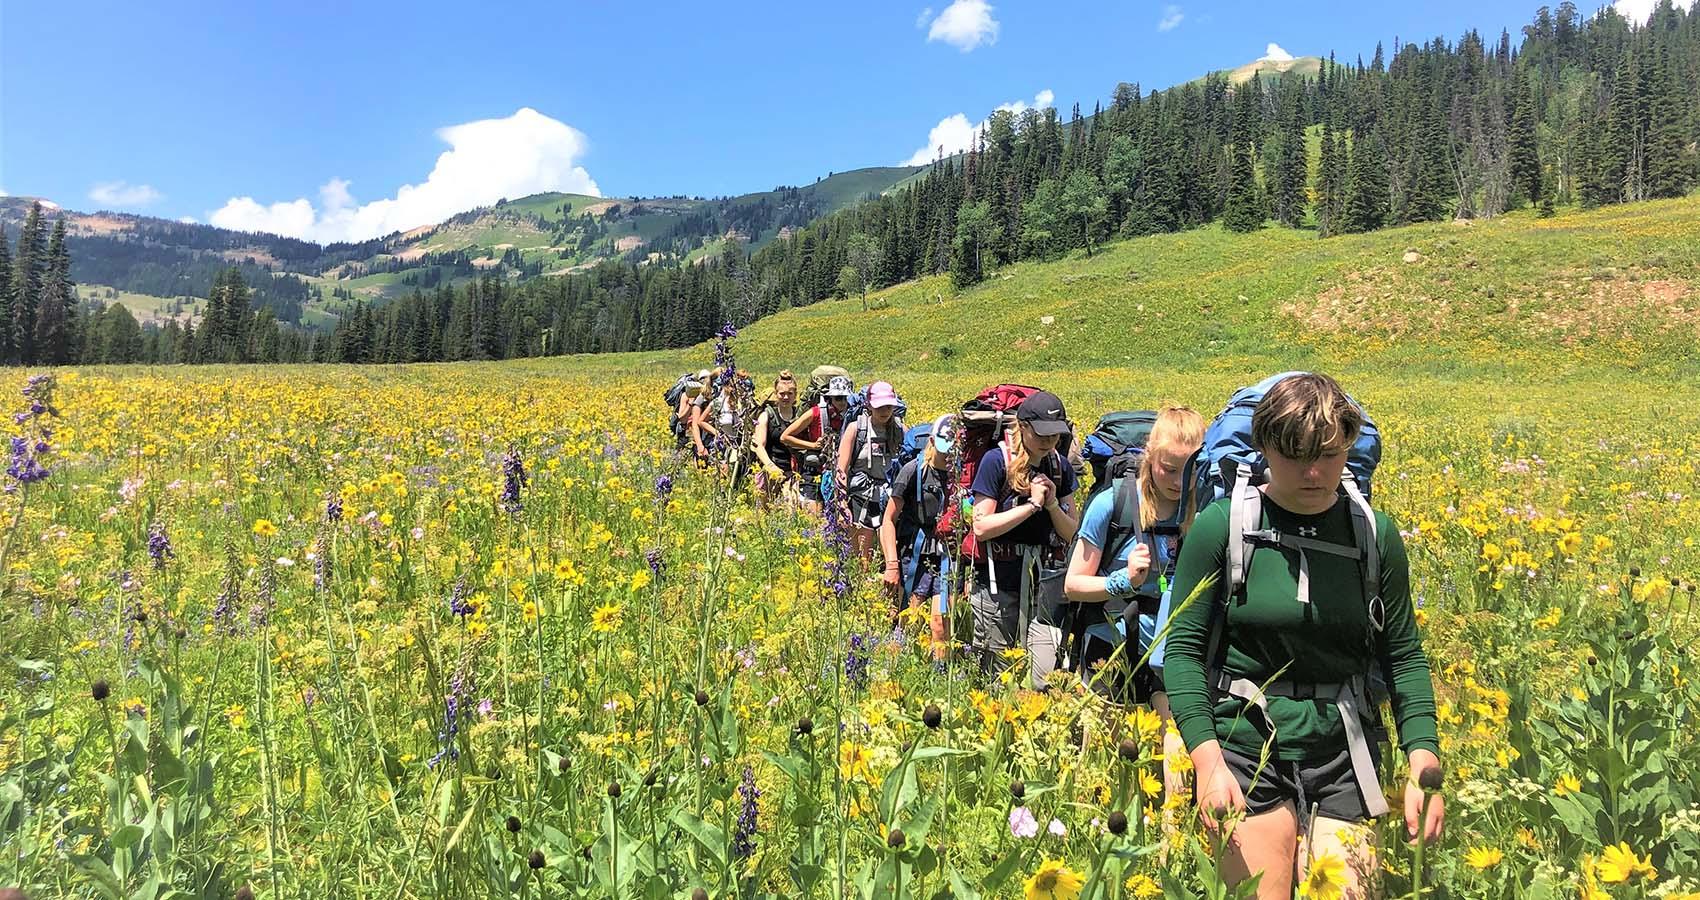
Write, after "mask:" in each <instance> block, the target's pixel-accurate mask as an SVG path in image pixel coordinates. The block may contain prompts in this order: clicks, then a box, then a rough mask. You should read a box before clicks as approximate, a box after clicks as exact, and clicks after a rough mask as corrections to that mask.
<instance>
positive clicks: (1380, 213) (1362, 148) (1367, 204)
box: [1341, 129, 1387, 233]
mask: <svg viewBox="0 0 1700 900" xmlns="http://www.w3.org/2000/svg"><path fill="white" fill-rule="evenodd" d="M1342 219H1343V222H1342V224H1343V227H1342V228H1341V230H1342V231H1346V232H1353V233H1355V232H1362V231H1374V230H1375V229H1377V228H1380V227H1381V226H1383V225H1385V224H1386V223H1387V166H1386V164H1385V163H1384V162H1382V158H1381V153H1380V141H1379V139H1378V138H1377V137H1376V136H1375V135H1374V134H1372V133H1371V132H1370V131H1369V130H1368V129H1363V130H1360V131H1359V132H1357V133H1356V134H1354V135H1353V137H1352V162H1351V168H1350V170H1349V173H1348V176H1347V178H1346V205H1345V208H1344V210H1343V214H1342Z"/></svg>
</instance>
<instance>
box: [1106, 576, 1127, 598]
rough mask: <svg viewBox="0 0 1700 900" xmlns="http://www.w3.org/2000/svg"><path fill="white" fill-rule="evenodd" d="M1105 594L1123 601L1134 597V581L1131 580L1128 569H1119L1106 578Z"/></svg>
mask: <svg viewBox="0 0 1700 900" xmlns="http://www.w3.org/2000/svg"><path fill="white" fill-rule="evenodd" d="M1104 592H1105V593H1107V594H1109V595H1110V596H1112V597H1114V598H1116V599H1117V600H1121V599H1123V598H1126V597H1131V596H1133V579H1131V578H1129V577H1128V575H1127V570H1126V569H1117V570H1115V571H1114V572H1111V573H1110V574H1109V575H1107V576H1105V577H1104Z"/></svg>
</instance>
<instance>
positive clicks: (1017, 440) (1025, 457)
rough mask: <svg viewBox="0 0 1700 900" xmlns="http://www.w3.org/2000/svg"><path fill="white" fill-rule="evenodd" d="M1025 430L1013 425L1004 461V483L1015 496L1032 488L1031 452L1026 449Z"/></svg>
mask: <svg viewBox="0 0 1700 900" xmlns="http://www.w3.org/2000/svg"><path fill="white" fill-rule="evenodd" d="M1026 434H1027V429H1025V428H1023V427H1022V425H1021V423H1020V422H1017V423H1015V428H1014V429H1013V433H1012V434H1011V435H1010V438H1009V459H1006V460H1004V463H1005V465H1004V483H1005V484H1007V485H1009V489H1010V490H1011V491H1014V492H1015V493H1017V494H1025V493H1027V492H1028V491H1029V490H1032V488H1033V451H1031V450H1029V449H1028V448H1027V438H1026V437H1025V435H1026Z"/></svg>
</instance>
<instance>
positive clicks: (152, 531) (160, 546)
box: [148, 522, 177, 569]
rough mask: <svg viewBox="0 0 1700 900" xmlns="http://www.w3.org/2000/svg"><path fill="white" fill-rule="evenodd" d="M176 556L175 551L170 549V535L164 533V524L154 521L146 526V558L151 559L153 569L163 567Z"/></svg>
mask: <svg viewBox="0 0 1700 900" xmlns="http://www.w3.org/2000/svg"><path fill="white" fill-rule="evenodd" d="M176 557H177V551H175V550H173V549H171V536H170V535H168V534H166V533H165V526H164V525H162V524H160V523H159V522H155V523H153V524H152V525H149V526H148V558H150V559H152V560H153V567H154V568H155V569H163V568H165V564H166V563H167V562H168V561H170V560H172V559H175V558H176Z"/></svg>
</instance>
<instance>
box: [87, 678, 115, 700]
mask: <svg viewBox="0 0 1700 900" xmlns="http://www.w3.org/2000/svg"><path fill="white" fill-rule="evenodd" d="M89 696H90V697H93V698H94V702H96V703H105V702H106V698H107V697H110V696H112V687H111V686H110V685H108V684H107V683H106V681H105V680H104V679H102V680H99V681H96V682H95V683H94V684H91V685H89Z"/></svg>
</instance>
